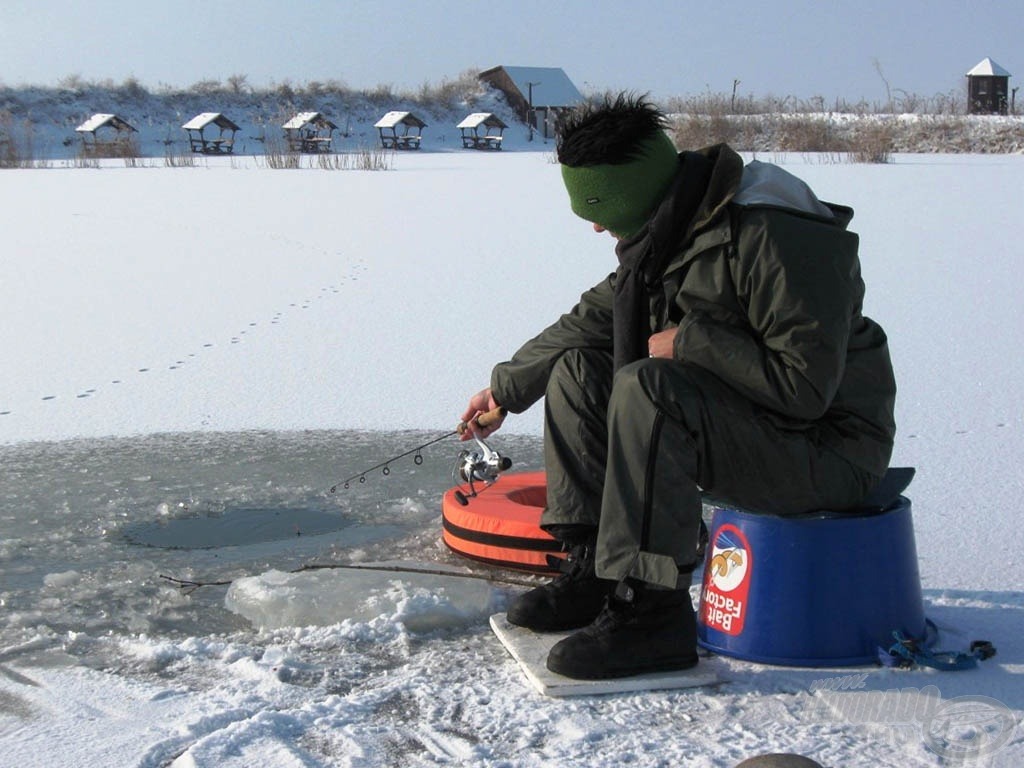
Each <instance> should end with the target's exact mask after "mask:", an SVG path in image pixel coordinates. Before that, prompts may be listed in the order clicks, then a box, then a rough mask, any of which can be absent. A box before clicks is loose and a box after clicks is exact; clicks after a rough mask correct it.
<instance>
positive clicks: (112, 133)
mask: <svg viewBox="0 0 1024 768" xmlns="http://www.w3.org/2000/svg"><path fill="white" fill-rule="evenodd" d="M75 131H76V132H77V133H78V134H79V135H80V136H81V137H82V154H84V155H85V156H87V157H135V156H136V155H138V154H139V149H138V146H137V145H136V143H135V137H134V134H136V133H138V131H137V130H136V129H135V128H134V127H132V125H131V124H129V123H128V121H127V120H124V119H122V118H120V117H118V116H117V115H111V114H107V113H105V112H100V113H97V114H95V115H93V116H92V117H90V118H89V119H88V120H86V121H85V122H84V123H82V124H81V125H80V126H78V127H77V128H75Z"/></svg>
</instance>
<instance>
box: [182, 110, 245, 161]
mask: <svg viewBox="0 0 1024 768" xmlns="http://www.w3.org/2000/svg"><path fill="white" fill-rule="evenodd" d="M181 127H182V128H184V129H185V130H186V131H187V132H188V141H189V145H190V146H191V148H192V151H193V152H198V153H201V154H204V155H230V154H231V153H232V152H234V149H235V134H236V133H237V132H238V126H237V125H235V124H234V123H233V122H232V121H231V120H230V119H228V118H227V117H225V116H224V115H222V114H221V113H220V112H203V113H202V114H199V115H196V116H195V117H193V118H192V119H191V120H189V121H188V122H187V123H185V124H184V125H183V126H181ZM207 130H209V133H207ZM215 130H216V133H214V131H215Z"/></svg>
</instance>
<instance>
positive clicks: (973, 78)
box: [967, 57, 1010, 115]
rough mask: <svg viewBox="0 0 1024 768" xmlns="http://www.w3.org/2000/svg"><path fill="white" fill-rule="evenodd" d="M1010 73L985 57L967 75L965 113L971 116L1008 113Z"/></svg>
mask: <svg viewBox="0 0 1024 768" xmlns="http://www.w3.org/2000/svg"><path fill="white" fill-rule="evenodd" d="M1009 92H1010V73H1009V72H1007V71H1006V70H1005V69H1003V68H1002V67H1000V66H999V65H998V64H996V63H995V62H994V61H992V59H990V58H988V57H985V58H984V59H982V60H981V61H980V62H978V64H977V65H976V66H975V67H974V68H973V69H971V70H970V71H969V72H968V73H967V112H968V113H969V114H972V115H1005V114H1007V113H1008V107H1009V101H1008V94H1009Z"/></svg>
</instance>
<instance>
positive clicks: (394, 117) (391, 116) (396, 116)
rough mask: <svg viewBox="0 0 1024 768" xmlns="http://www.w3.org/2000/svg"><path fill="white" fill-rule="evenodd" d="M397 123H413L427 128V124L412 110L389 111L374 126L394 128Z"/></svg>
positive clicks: (417, 126) (415, 125) (418, 126)
mask: <svg viewBox="0 0 1024 768" xmlns="http://www.w3.org/2000/svg"><path fill="white" fill-rule="evenodd" d="M396 125H411V126H414V127H416V128H426V127H427V124H426V123H424V122H423V121H422V120H420V119H419V118H418V117H416V115H414V114H413V113H412V112H388V113H387V114H386V115H384V117H382V118H381V119H380V120H378V121H377V122H376V123H374V124H373V127H374V128H394V127H395V126H396Z"/></svg>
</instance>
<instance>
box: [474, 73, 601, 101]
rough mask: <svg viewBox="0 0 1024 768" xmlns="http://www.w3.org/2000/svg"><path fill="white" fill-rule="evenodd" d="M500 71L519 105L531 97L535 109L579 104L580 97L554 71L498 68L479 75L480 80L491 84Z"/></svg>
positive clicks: (574, 89)
mask: <svg viewBox="0 0 1024 768" xmlns="http://www.w3.org/2000/svg"><path fill="white" fill-rule="evenodd" d="M502 70H503V71H504V72H505V74H506V75H508V78H509V80H511V81H512V85H513V86H515V89H516V90H517V91H519V95H520V96H521V97H522V99H523V101H528V100H529V98H530V95H531V93H532V95H533V106H535V107H574V106H576V105H577V104H580V103H581V102H582V101H583V94H581V93H580V92H579V90H578V89H577V88H576V86H575V85H573V83H572V80H570V79H569V76H568V75H567V74H565V71H564V70H562V69H560V68H558V67H508V66H498V67H494V68H492V69H488V70H486V71H484V72H481V73H480V79H481V80H486V81H491V80H492V79H493V78H494V76H495V75H497V73H498V72H500V71H502ZM531 83H532V86H531Z"/></svg>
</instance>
